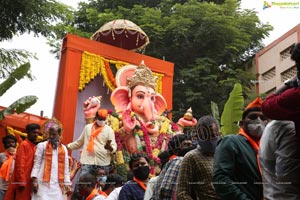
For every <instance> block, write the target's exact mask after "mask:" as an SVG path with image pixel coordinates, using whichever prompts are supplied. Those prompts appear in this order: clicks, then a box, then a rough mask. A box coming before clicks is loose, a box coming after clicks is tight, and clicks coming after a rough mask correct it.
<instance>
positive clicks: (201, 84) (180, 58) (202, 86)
mask: <svg viewBox="0 0 300 200" xmlns="http://www.w3.org/2000/svg"><path fill="white" fill-rule="evenodd" d="M239 4H240V1H238V0H225V1H218V0H215V1H197V0H184V1H182V0H181V1H180V0H161V1H152V2H151V1H145V0H144V1H143V0H135V1H134V0H131V1H129V0H128V1H116V0H101V1H100V0H97V1H96V0H92V1H89V3H81V4H80V7H79V10H77V11H75V16H76V17H75V19H74V22H73V23H68V24H65V26H64V27H65V30H69V31H71V33H74V34H77V35H80V36H83V37H87V38H89V37H90V36H91V35H92V34H93V33H94V32H96V31H97V30H98V29H99V28H100V27H101V26H102V25H103V24H104V23H106V22H109V21H111V20H113V19H127V20H130V21H132V22H134V23H135V24H137V25H138V26H140V27H141V28H142V29H143V31H144V32H145V33H147V35H148V36H149V38H150V44H149V45H148V46H147V47H146V49H145V51H144V53H145V54H147V55H149V56H153V57H156V58H160V59H162V58H165V59H166V60H167V61H170V62H173V63H175V73H174V82H173V83H174V91H173V119H174V121H176V120H177V119H179V118H180V117H181V116H182V115H183V113H185V110H186V108H187V107H192V108H193V110H194V116H195V117H196V118H199V117H201V116H203V115H207V114H210V113H211V109H210V104H211V101H213V102H216V103H217V104H218V105H219V108H223V107H224V104H225V102H226V98H227V96H228V94H229V92H230V91H231V90H232V87H233V86H234V84H235V83H241V84H242V86H243V91H244V94H243V95H244V96H245V97H246V98H247V95H248V94H247V93H248V92H249V91H250V88H251V87H252V83H251V82H250V80H251V79H254V78H255V75H254V74H251V73H250V72H246V70H245V69H246V68H247V66H248V65H249V63H251V61H252V60H253V59H254V55H255V53H256V52H258V51H259V50H260V49H261V48H262V47H263V44H262V39H264V38H265V37H267V36H268V35H269V32H270V31H271V30H272V27H271V26H270V25H268V24H262V23H261V22H260V20H259V18H258V16H257V14H256V12H255V11H254V10H241V9H240V7H239ZM62 27H63V26H62ZM146 65H147V63H146ZM220 113H222V110H220ZM200 115H201V116H200Z"/></svg>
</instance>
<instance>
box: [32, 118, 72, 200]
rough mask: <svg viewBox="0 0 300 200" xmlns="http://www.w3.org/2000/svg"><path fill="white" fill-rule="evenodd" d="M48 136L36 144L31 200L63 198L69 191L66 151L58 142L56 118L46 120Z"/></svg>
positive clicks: (59, 199)
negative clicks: (45, 139)
mask: <svg viewBox="0 0 300 200" xmlns="http://www.w3.org/2000/svg"><path fill="white" fill-rule="evenodd" d="M46 123H47V124H46V126H45V130H44V131H45V132H47V133H46V134H45V135H48V136H49V138H48V140H47V141H45V142H41V143H39V144H38V145H37V149H36V152H35V156H34V164H33V168H32V171H31V179H32V187H33V195H32V199H33V200H50V199H53V200H54V199H55V200H63V198H64V197H63V195H64V193H65V192H67V193H68V194H70V193H71V181H70V172H69V161H68V151H67V149H66V147H65V146H64V145H63V144H61V143H60V140H61V134H62V127H61V124H60V123H59V122H58V121H57V120H50V121H49V122H46Z"/></svg>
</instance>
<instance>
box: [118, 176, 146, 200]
mask: <svg viewBox="0 0 300 200" xmlns="http://www.w3.org/2000/svg"><path fill="white" fill-rule="evenodd" d="M144 195H145V190H144V189H143V188H142V187H141V186H139V184H138V183H137V182H135V181H128V182H127V183H125V185H123V187H122V189H121V191H120V194H119V200H143V199H144Z"/></svg>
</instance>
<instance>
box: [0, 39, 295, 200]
mask: <svg viewBox="0 0 300 200" xmlns="http://www.w3.org/2000/svg"><path fill="white" fill-rule="evenodd" d="M293 50H294V51H293V53H292V56H293V58H294V60H295V61H296V65H297V66H298V67H299V68H300V63H298V61H299V62H300V44H297V45H296V46H295V48H294V49H293ZM298 74H300V72H298ZM298 77H299V76H298ZM299 83H300V81H299V79H298V78H296V79H294V80H293V83H292V84H291V83H287V85H288V86H289V87H284V89H280V91H279V92H278V91H276V92H275V94H272V95H270V96H268V97H267V98H266V99H265V100H264V101H262V99H261V98H259V97H257V98H256V99H255V100H253V101H252V102H251V103H249V104H248V106H246V107H245V109H244V111H243V114H242V119H241V121H240V122H239V126H240V129H239V131H238V132H237V133H233V134H231V135H227V136H224V137H222V133H221V129H220V124H219V122H218V120H217V119H215V118H214V117H212V116H208V115H207V116H203V117H201V118H200V119H199V120H198V122H197V124H196V126H195V129H194V131H193V134H188V133H185V132H184V131H182V132H178V133H176V134H174V135H173V136H172V138H171V139H170V140H169V142H168V144H167V146H168V148H167V150H165V151H161V152H160V153H159V154H158V158H159V159H160V165H159V170H156V171H155V173H154V174H152V173H151V165H152V163H151V160H150V159H149V157H148V155H146V154H145V152H142V151H137V152H134V153H132V154H131V155H130V159H129V162H128V169H127V177H124V176H122V175H120V174H118V173H117V172H116V170H115V169H114V166H113V165H112V163H113V162H112V161H113V156H114V153H115V152H116V149H117V144H116V140H115V135H114V131H113V130H112V128H111V127H110V126H109V125H107V123H106V122H107V121H106V120H107V116H108V111H107V110H106V109H99V110H98V111H97V112H96V114H95V116H94V117H93V122H92V123H89V124H87V125H86V126H85V127H84V129H83V131H82V134H81V135H80V137H79V138H78V139H77V140H75V141H73V142H71V143H69V144H67V145H64V144H62V136H63V126H62V124H61V123H60V122H59V121H58V120H56V119H51V120H49V121H47V122H46V123H45V124H44V127H43V128H42V127H41V126H40V125H39V124H28V125H27V126H26V133H27V138H26V139H25V140H20V138H17V137H15V136H13V135H7V136H5V137H3V138H2V143H3V145H4V148H5V152H2V153H0V200H2V199H5V200H15V199H16V200H19V199H22V200H27V199H28V200H30V199H33V200H50V199H51V200H52V199H55V200H66V199H73V200H85V199H86V200H176V199H178V200H193V199H196V200H197V199H207V200H210V199H224V200H247V199H249V200H261V199H266V200H286V199H295V200H296V199H300V191H299V186H300V145H299V142H300V136H299V135H300V132H299V124H300V123H299V119H300V106H299V105H300V104H299V103H298V100H299V99H300V96H299V94H300V87H299V86H300V84H299ZM290 86H292V87H290ZM41 134H42V135H43V139H44V140H43V141H40V142H37V138H38V136H39V135H41ZM77 149H81V154H80V160H79V161H74V159H73V158H72V157H71V156H69V151H68V150H77Z"/></svg>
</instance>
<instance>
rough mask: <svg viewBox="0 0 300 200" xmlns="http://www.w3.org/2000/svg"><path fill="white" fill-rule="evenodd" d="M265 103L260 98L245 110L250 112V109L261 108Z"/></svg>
mask: <svg viewBox="0 0 300 200" xmlns="http://www.w3.org/2000/svg"><path fill="white" fill-rule="evenodd" d="M262 103H263V101H262V100H261V98H260V97H257V98H256V99H254V100H253V101H252V102H251V103H249V104H248V106H247V107H246V108H245V110H248V109H249V108H261V106H262Z"/></svg>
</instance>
